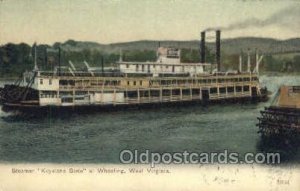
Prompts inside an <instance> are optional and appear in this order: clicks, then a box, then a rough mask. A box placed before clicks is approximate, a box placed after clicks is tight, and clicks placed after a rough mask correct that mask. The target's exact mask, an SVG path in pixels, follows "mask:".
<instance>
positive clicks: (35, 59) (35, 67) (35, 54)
mask: <svg viewBox="0 0 300 191" xmlns="http://www.w3.org/2000/svg"><path fill="white" fill-rule="evenodd" d="M33 46H34V69H33V70H34V71H38V70H39V68H38V65H37V53H36V42H35V43H34V45H33Z"/></svg>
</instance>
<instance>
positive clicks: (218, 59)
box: [216, 30, 221, 71]
mask: <svg viewBox="0 0 300 191" xmlns="http://www.w3.org/2000/svg"><path fill="white" fill-rule="evenodd" d="M216 64H217V69H218V71H220V70H221V31H220V30H217V31H216Z"/></svg>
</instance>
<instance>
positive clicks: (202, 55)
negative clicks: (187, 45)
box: [200, 30, 221, 71]
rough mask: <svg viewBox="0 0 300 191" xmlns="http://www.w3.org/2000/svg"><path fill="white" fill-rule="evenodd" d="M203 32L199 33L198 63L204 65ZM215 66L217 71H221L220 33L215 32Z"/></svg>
mask: <svg viewBox="0 0 300 191" xmlns="http://www.w3.org/2000/svg"><path fill="white" fill-rule="evenodd" d="M205 57H206V54H205V31H202V32H201V41H200V62H201V63H205V62H206V60H205ZM216 64H217V69H218V71H220V70H221V31H220V30H216Z"/></svg>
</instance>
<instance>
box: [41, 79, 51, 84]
mask: <svg viewBox="0 0 300 191" xmlns="http://www.w3.org/2000/svg"><path fill="white" fill-rule="evenodd" d="M48 83H49V85H52V79H49V81H48ZM40 84H41V85H43V84H44V79H40Z"/></svg>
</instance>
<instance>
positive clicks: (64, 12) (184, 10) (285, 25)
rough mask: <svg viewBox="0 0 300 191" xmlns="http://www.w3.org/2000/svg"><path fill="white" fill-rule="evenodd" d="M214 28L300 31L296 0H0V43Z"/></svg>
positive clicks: (125, 37)
mask: <svg viewBox="0 0 300 191" xmlns="http://www.w3.org/2000/svg"><path fill="white" fill-rule="evenodd" d="M215 28H219V29H222V31H223V32H222V38H234V37H242V36H256V37H269V38H278V39H289V38H295V37H300V1H296V0H290V1H288V0H0V44H5V43H8V42H13V43H20V42H25V43H29V44H32V43H34V42H37V43H47V44H53V43H54V42H64V41H66V40H68V39H74V40H78V41H94V42H98V43H103V44H109V43H116V42H127V41H136V40H194V39H199V37H200V32H201V31H203V30H206V29H208V31H209V29H215ZM207 35H208V36H210V35H211V36H214V33H213V32H210V33H208V34H207Z"/></svg>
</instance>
